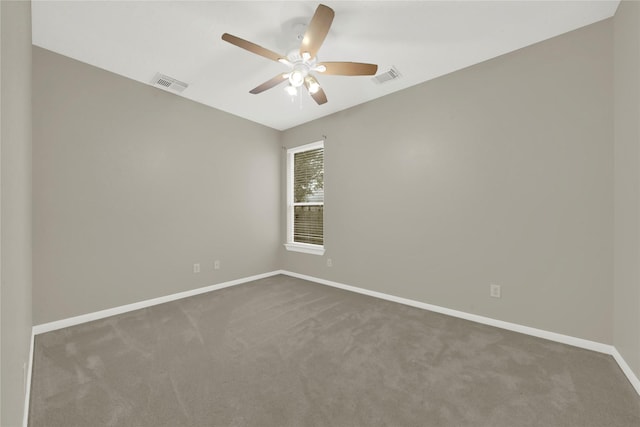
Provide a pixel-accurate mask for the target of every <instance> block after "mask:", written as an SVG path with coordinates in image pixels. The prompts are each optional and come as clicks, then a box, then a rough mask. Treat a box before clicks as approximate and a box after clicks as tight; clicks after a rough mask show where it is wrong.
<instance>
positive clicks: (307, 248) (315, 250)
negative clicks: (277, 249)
mask: <svg viewBox="0 0 640 427" xmlns="http://www.w3.org/2000/svg"><path fill="white" fill-rule="evenodd" d="M284 247H285V248H287V250H288V251H292V252H302V253H305V254H313V255H324V246H319V245H309V244H306V243H285V244H284Z"/></svg>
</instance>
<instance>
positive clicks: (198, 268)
mask: <svg viewBox="0 0 640 427" xmlns="http://www.w3.org/2000/svg"><path fill="white" fill-rule="evenodd" d="M193 272H194V273H200V264H193Z"/></svg>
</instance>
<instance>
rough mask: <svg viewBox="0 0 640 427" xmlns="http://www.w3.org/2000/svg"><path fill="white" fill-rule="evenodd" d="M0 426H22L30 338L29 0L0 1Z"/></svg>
mask: <svg viewBox="0 0 640 427" xmlns="http://www.w3.org/2000/svg"><path fill="white" fill-rule="evenodd" d="M0 15H1V21H0V22H1V24H0V27H1V31H2V35H1V37H0V38H1V40H2V46H1V47H0V54H1V56H2V57H1V64H2V65H1V68H2V69H1V72H0V74H1V76H2V77H1V81H0V93H1V95H0V98H1V105H0V112H1V113H0V114H1V119H0V120H1V124H2V129H1V131H0V140H1V144H2V146H1V147H0V151H1V152H2V161H1V162H2V163H1V165H0V169H1V171H2V172H1V178H0V183H1V186H0V193H1V194H2V195H1V200H0V205H1V213H0V218H1V235H2V238H1V239H0V240H1V242H0V244H1V253H2V255H1V268H0V283H1V290H0V291H1V296H0V300H1V301H2V304H1V313H2V315H1V323H2V373H1V375H0V376H1V377H2V380H1V387H2V390H1V393H0V394H1V395H2V402H1V408H2V419H1V421H0V425H2V427H18V426H21V425H22V414H23V405H24V398H25V384H24V369H23V367H24V365H25V364H26V363H27V362H28V357H29V343H30V337H31V326H32V319H31V2H27V1H25V2H6V1H3V2H0Z"/></svg>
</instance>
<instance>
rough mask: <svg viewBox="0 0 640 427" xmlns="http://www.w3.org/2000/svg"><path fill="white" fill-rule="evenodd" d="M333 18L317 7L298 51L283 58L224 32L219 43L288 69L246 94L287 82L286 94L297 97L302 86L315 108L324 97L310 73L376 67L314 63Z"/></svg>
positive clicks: (354, 72) (366, 71)
mask: <svg viewBox="0 0 640 427" xmlns="http://www.w3.org/2000/svg"><path fill="white" fill-rule="evenodd" d="M334 15H335V12H334V11H333V9H331V8H330V7H328V6H325V5H323V4H321V5H319V6H318V7H317V9H316V11H315V13H314V15H313V17H312V18H311V21H310V22H309V25H308V26H307V29H306V32H305V34H304V37H303V38H302V44H301V45H300V48H299V49H294V50H292V51H291V52H289V53H288V54H287V55H286V56H285V55H280V54H278V53H276V52H273V51H271V50H269V49H265V48H264V47H262V46H259V45H257V44H255V43H251V42H250V41H247V40H244V39H241V38H240V37H236V36H233V35H231V34H228V33H224V34H223V35H222V40H224V41H226V42H229V43H231V44H233V45H236V46H238V47H241V48H242V49H245V50H248V51H249V52H252V53H255V54H256V55H260V56H263V57H265V58H267V59H271V60H273V61H277V62H280V63H282V64H284V65H286V66H287V67H289V72H287V73H281V74H278V75H277V76H275V77H274V78H272V79H271V80H267V81H266V82H264V83H262V84H261V85H259V86H257V87H255V88H253V89H251V90H250V91H249V92H250V93H253V94H258V93H262V92H264V91H266V90H267V89H271V88H273V87H275V86H277V85H279V84H280V83H284V82H286V81H288V82H289V85H288V86H287V87H286V90H287V92H289V94H291V95H295V94H297V93H298V88H300V87H301V86H304V87H305V88H306V89H307V91H308V92H309V94H310V95H311V97H312V98H313V99H314V101H316V103H317V104H318V105H322V104H324V103H325V102H327V95H326V94H325V93H324V90H322V88H321V87H320V83H319V82H318V79H317V78H316V77H315V75H313V74H312V73H315V72H317V73H320V74H329V75H336V76H372V75H374V74H375V73H376V71H377V70H378V66H377V65H375V64H365V63H361V62H318V58H317V57H316V54H317V53H318V50H319V49H320V46H322V43H323V42H324V39H325V38H326V37H327V34H328V33H329V28H331V23H332V22H333V17H334Z"/></svg>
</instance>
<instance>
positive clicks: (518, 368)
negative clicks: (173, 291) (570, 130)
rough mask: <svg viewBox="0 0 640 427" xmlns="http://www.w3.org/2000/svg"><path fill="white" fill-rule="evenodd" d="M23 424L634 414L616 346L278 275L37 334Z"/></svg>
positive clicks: (597, 421) (381, 421)
mask: <svg viewBox="0 0 640 427" xmlns="http://www.w3.org/2000/svg"><path fill="white" fill-rule="evenodd" d="M29 426H30V427H42V426H48V427H58V426H60V427H75V426H82V427H87V426H90V427H93V426H136V427H164V426H166V427H180V426H192V427H205V426H221V427H222V426H224V427H227V426H229V427H230V426H256V427H287V426H291V427H306V426H322V427H327V426H336V427H359V426H366V427H376V426H394V427H404V426H407V427H409V426H415V427H425V426H451V427H454V426H455V427H462V426H474V427H483V426H486V427H502V426H504V427H527V426H544V427H554V426H558V427H560V426H562V427H573V426H576V427H578V426H580V427H588V426H593V427H605V426H606V427H613V426H624V427H630V426H640V399H639V397H638V395H637V394H636V393H635V391H634V390H633V388H632V386H631V384H630V383H629V382H628V381H627V379H626V378H625V376H624V375H623V373H622V371H621V370H620V368H619V367H618V366H617V365H616V363H615V361H614V360H613V358H611V357H610V356H607V355H604V354H599V353H594V352H591V351H587V350H582V349H578V348H574V347H570V346H566V345H563V344H558V343H554V342H550V341H546V340H542V339H538V338H533V337H529V336H525V335H521V334H517V333H514V332H509V331H505V330H501V329H497V328H493V327H489V326H484V325H479V324H476V323H472V322H468V321H465V320H460V319H456V318H452V317H448V316H444V315H440V314H435V313H431V312H428V311H423V310H419V309H416V308H411V307H407V306H404V305H400V304H396V303H392V302H387V301H382V300H378V299H375V298H371V297H367V296H363V295H359V294H354V293H350V292H346V291H342V290H339V289H334V288H330V287H326V286H322V285H319V284H315V283H310V282H306V281H303V280H299V279H294V278H291V277H287V276H274V277H271V278H268V279H263V280H259V281H256V282H252V283H247V284H243V285H239V286H235V287H231V288H226V289H222V290H219V291H215V292H211V293H208V294H203V295H199V296H195V297H191V298H187V299H183V300H180V301H174V302H170V303H166V304H162V305H158V306H155V307H151V308H147V309H142V310H138V311H134V312H130V313H126V314H122V315H119V316H114V317H111V318H107V319H103V320H98V321H94V322H90V323H86V324H83V325H79V326H74V327H70V328H67V329H63V330H59V331H53V332H49V333H46V334H42V335H38V336H37V337H36V341H35V350H34V370H33V379H32V385H31V406H30V417H29Z"/></svg>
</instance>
